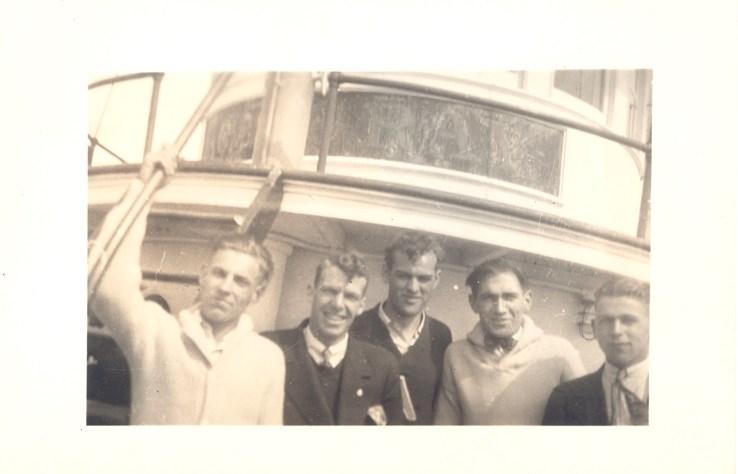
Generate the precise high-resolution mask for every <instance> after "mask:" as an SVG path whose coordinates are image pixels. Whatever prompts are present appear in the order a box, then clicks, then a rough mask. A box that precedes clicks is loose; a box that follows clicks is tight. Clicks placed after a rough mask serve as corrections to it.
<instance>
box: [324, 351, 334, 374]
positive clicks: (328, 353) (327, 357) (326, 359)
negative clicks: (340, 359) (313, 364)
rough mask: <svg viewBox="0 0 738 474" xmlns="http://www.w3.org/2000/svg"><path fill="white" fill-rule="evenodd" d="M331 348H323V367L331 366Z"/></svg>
mask: <svg viewBox="0 0 738 474" xmlns="http://www.w3.org/2000/svg"><path fill="white" fill-rule="evenodd" d="M330 357H331V350H330V349H328V348H327V347H326V348H325V349H324V350H323V367H326V368H328V369H332V368H333V364H331V359H330Z"/></svg>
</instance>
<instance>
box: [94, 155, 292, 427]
mask: <svg viewBox="0 0 738 474" xmlns="http://www.w3.org/2000/svg"><path fill="white" fill-rule="evenodd" d="M156 166H159V167H161V168H162V169H163V170H165V172H166V174H167V175H170V174H172V173H173V172H174V169H175V167H176V157H175V156H174V155H173V154H172V153H171V152H169V151H167V150H166V149H165V150H163V151H161V152H158V153H153V154H149V155H147V156H146V158H145V159H144V163H143V165H142V167H141V171H140V173H139V179H138V180H135V181H134V182H133V183H132V184H131V187H130V188H129V189H128V191H127V192H126V194H125V195H124V196H123V199H122V201H121V202H120V203H119V204H118V205H116V206H114V207H113V209H111V211H110V212H109V213H108V215H107V216H106V218H105V221H104V222H103V224H102V227H101V229H100V232H99V234H98V241H105V237H107V236H110V235H111V234H112V233H115V232H117V231H118V229H117V225H116V221H117V220H116V217H117V216H119V215H120V214H122V213H123V212H124V211H125V209H126V204H127V203H128V202H130V201H131V200H132V199H134V198H135V196H136V193H137V192H138V190H140V189H141V187H142V186H143V185H144V182H146V181H147V180H148V179H149V178H150V176H151V175H152V172H153V170H154V168H155V167H156ZM149 209H150V203H149V204H147V205H146V206H145V208H144V209H143V211H142V212H141V214H140V216H139V217H138V218H137V219H136V220H135V222H134V223H133V225H132V227H131V229H130V231H129V232H128V235H127V236H126V237H125V238H124V239H123V240H122V242H121V243H120V246H119V248H118V251H117V253H116V254H115V255H114V256H112V259H111V261H110V266H109V267H108V269H107V272H106V273H105V274H104V275H103V277H102V279H101V280H100V283H99V286H98V288H97V291H96V292H95V294H94V295H93V296H92V298H91V300H90V308H91V309H92V311H93V312H94V314H95V315H96V316H97V317H98V318H99V319H100V321H101V322H102V323H103V324H104V325H105V327H106V328H107V329H108V330H109V331H110V332H111V333H112V336H113V338H114V339H115V342H116V343H117V344H118V346H119V347H120V349H121V351H122V352H123V355H124V356H125V358H126V360H127V362H128V365H129V366H130V370H131V423H132V424H189V425H194V424H282V401H283V399H284V373H285V365H284V356H283V355H282V352H281V351H280V349H279V348H278V347H277V346H276V345H275V344H274V343H272V342H271V341H269V340H267V339H266V338H264V337H262V336H259V335H258V334H256V333H255V332H254V331H253V329H252V328H253V324H252V322H251V319H250V318H249V316H248V315H247V314H246V313H245V311H246V309H247V308H248V307H249V305H251V304H252V303H254V302H255V301H256V300H257V299H258V298H259V296H260V295H261V293H262V292H263V291H264V289H265V288H266V286H267V284H268V282H269V279H270V277H271V274H272V270H273V265H272V258H271V256H270V254H269V252H268V251H267V249H266V248H265V247H264V246H263V245H262V244H260V243H258V242H255V241H253V240H251V239H247V238H244V236H234V237H232V238H227V239H225V240H222V241H220V242H218V243H216V245H215V246H214V251H213V254H212V257H211V259H210V261H209V262H207V263H206V264H205V265H204V266H203V268H202V271H201V273H200V276H199V286H200V287H199V296H198V299H197V301H196V302H195V304H194V305H193V306H191V307H190V308H188V309H186V310H183V311H181V312H180V313H179V316H178V317H177V318H175V317H172V315H170V314H169V313H168V312H167V311H165V310H164V308H162V307H161V306H160V305H159V304H157V303H155V302H151V301H145V299H144V297H143V295H142V294H141V290H140V284H141V269H140V267H139V261H140V258H141V245H142V243H143V239H144V235H145V233H146V218H147V216H148V213H149ZM91 245H93V246H94V245H99V244H96V242H92V244H91ZM108 258H111V257H110V256H108Z"/></svg>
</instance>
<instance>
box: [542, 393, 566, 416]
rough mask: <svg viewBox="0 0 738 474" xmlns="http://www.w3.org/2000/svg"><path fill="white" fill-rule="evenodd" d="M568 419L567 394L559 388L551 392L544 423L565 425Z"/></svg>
mask: <svg viewBox="0 0 738 474" xmlns="http://www.w3.org/2000/svg"><path fill="white" fill-rule="evenodd" d="M565 421H566V395H564V394H563V393H562V392H561V391H559V390H558V389H556V388H555V389H554V390H553V392H551V396H550V397H548V403H547V404H546V410H545V411H544V413H543V423H542V424H543V425H565V424H566V423H565Z"/></svg>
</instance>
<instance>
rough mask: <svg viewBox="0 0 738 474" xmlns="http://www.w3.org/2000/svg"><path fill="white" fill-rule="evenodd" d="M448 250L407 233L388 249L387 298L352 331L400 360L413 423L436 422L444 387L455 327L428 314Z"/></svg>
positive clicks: (407, 415) (420, 235) (407, 411)
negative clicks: (439, 395)
mask: <svg viewBox="0 0 738 474" xmlns="http://www.w3.org/2000/svg"><path fill="white" fill-rule="evenodd" d="M442 258H443V251H442V249H441V246H440V245H439V244H438V242H437V241H436V240H435V239H434V238H433V237H432V236H431V235H428V234H423V233H420V232H407V233H405V234H403V235H401V236H400V237H399V238H398V239H397V240H396V241H395V242H394V243H393V244H392V245H390V246H389V247H387V248H386V249H385V251H384V270H383V271H384V279H385V281H386V282H387V286H388V291H387V299H386V300H385V301H384V302H383V303H380V304H378V305H377V306H375V307H373V308H372V309H370V310H368V311H366V312H365V313H364V314H362V315H361V316H359V317H358V318H356V321H354V324H353V325H352V326H351V333H352V334H353V335H354V336H356V337H357V338H359V339H362V340H364V341H367V342H370V343H372V344H375V345H377V346H380V347H383V348H385V349H387V350H388V351H390V352H391V353H392V354H393V355H394V356H395V358H396V359H397V361H398V363H399V366H400V373H401V375H402V377H403V380H402V381H401V388H402V391H403V392H404V396H403V402H404V409H403V411H404V414H405V418H406V420H407V422H408V423H410V424H418V425H430V424H432V423H433V405H434V403H435V400H436V396H437V393H438V389H439V387H440V385H441V371H442V369H443V354H444V352H445V351H446V347H448V345H449V344H451V330H450V329H449V328H448V326H446V325H445V324H443V323H442V322H440V321H438V320H437V319H434V318H432V317H430V316H428V315H427V314H426V313H425V310H426V307H427V305H428V300H429V299H430V296H431V293H432V291H433V289H435V288H436V286H438V282H439V278H440V272H441V271H440V269H439V268H438V266H439V264H440V262H441V259H442Z"/></svg>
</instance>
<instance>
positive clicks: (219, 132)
mask: <svg viewBox="0 0 738 474" xmlns="http://www.w3.org/2000/svg"><path fill="white" fill-rule="evenodd" d="M260 111H261V97H259V98H256V99H252V100H249V101H246V102H239V103H238V104H236V105H233V106H231V107H228V108H226V109H223V110H221V111H220V112H218V113H217V114H215V115H213V116H212V117H210V119H208V123H207V128H206V129H205V142H204V145H203V152H202V161H220V162H227V163H238V162H241V161H243V160H249V159H251V154H252V153H253V151H254V138H255V136H256V125H257V123H258V120H259V113H260Z"/></svg>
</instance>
